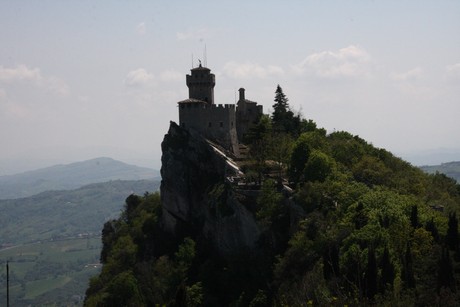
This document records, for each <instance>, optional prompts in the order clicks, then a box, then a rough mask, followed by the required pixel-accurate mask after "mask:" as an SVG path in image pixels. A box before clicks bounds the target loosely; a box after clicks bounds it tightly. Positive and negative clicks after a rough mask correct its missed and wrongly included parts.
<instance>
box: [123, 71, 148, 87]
mask: <svg viewBox="0 0 460 307" xmlns="http://www.w3.org/2000/svg"><path fill="white" fill-rule="evenodd" d="M153 81H154V76H153V74H151V73H148V72H147V71H146V70H145V69H144V68H139V69H135V70H132V71H130V72H129V73H128V74H127V75H126V78H125V80H124V83H125V85H127V86H129V87H139V86H146V85H149V84H151V83H152V82H153Z"/></svg>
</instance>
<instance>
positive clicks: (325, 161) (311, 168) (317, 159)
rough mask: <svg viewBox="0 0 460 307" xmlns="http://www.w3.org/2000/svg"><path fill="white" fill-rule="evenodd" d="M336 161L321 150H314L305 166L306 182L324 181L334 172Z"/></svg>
mask: <svg viewBox="0 0 460 307" xmlns="http://www.w3.org/2000/svg"><path fill="white" fill-rule="evenodd" d="M334 167H335V161H334V160H333V159H332V158H331V157H329V156H328V155H327V154H325V153H323V152H321V151H320V150H313V151H312V152H311V153H310V155H309V157H308V161H307V162H306V164H305V169H304V173H305V175H304V178H305V180H306V181H321V182H322V181H324V180H326V178H327V177H328V176H329V175H330V174H331V173H332V172H333V170H334Z"/></svg>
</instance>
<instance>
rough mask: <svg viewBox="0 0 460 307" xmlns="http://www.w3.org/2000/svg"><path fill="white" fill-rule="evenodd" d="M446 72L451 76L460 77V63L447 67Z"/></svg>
mask: <svg viewBox="0 0 460 307" xmlns="http://www.w3.org/2000/svg"><path fill="white" fill-rule="evenodd" d="M446 71H447V74H448V75H449V76H452V77H460V63H455V64H452V65H449V66H447V67H446Z"/></svg>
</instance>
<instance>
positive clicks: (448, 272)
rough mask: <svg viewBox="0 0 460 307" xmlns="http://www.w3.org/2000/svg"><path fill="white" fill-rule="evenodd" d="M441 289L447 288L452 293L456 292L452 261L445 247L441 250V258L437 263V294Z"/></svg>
mask: <svg viewBox="0 0 460 307" xmlns="http://www.w3.org/2000/svg"><path fill="white" fill-rule="evenodd" d="M442 288H449V289H450V290H451V291H452V292H456V287H455V277H454V269H453V266H452V260H451V258H450V255H449V249H448V248H445V247H443V248H442V253H441V258H440V259H439V262H438V289H437V290H438V293H439V292H440V290H441V289H442Z"/></svg>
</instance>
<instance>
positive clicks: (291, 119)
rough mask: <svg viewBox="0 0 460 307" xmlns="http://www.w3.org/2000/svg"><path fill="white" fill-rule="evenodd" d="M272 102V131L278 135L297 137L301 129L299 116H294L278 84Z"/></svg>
mask: <svg viewBox="0 0 460 307" xmlns="http://www.w3.org/2000/svg"><path fill="white" fill-rule="evenodd" d="M274 101H275V104H274V105H273V113H272V121H273V130H274V131H275V132H278V133H280V132H281V133H288V134H291V135H293V136H298V135H299V134H300V131H301V129H302V121H301V119H300V115H294V112H292V111H291V109H290V108H289V104H288V101H289V99H288V98H287V97H286V95H285V94H284V93H283V89H282V88H281V86H280V85H279V84H278V86H277V87H276V91H275V100H274ZM304 125H305V124H304Z"/></svg>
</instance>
